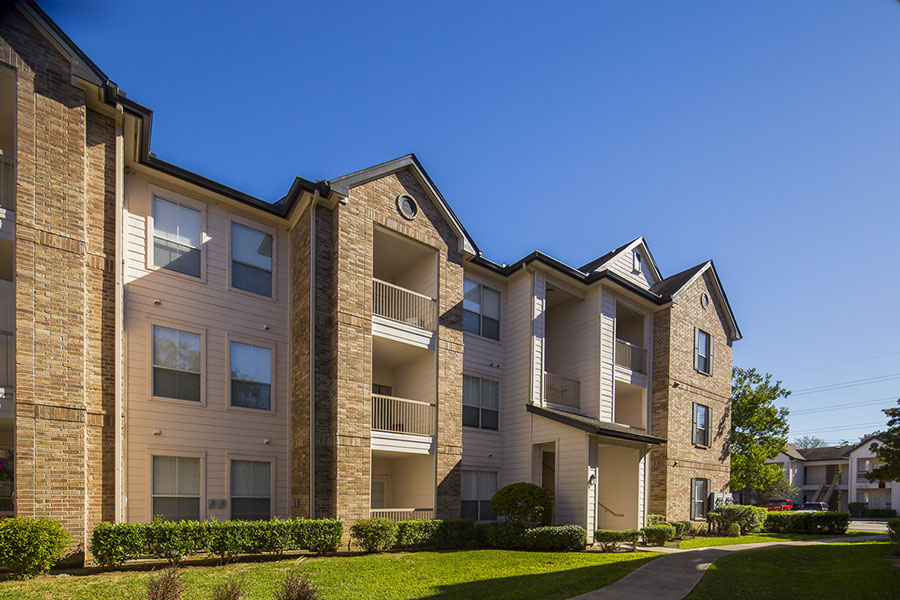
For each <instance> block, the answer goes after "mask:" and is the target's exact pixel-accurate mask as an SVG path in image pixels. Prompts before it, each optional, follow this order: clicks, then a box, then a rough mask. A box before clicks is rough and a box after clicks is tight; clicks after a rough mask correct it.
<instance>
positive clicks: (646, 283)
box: [606, 245, 658, 290]
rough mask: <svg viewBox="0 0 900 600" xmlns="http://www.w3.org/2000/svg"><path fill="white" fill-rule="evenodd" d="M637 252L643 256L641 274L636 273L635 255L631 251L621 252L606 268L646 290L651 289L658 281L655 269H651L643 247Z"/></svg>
mask: <svg viewBox="0 0 900 600" xmlns="http://www.w3.org/2000/svg"><path fill="white" fill-rule="evenodd" d="M635 250H636V251H637V252H639V253H640V254H641V259H642V268H641V272H640V273H635V272H634V255H633V253H632V251H631V250H623V251H622V252H620V253H619V255H618V256H616V257H615V258H613V259H612V260H611V261H610V262H608V263H607V264H606V268H607V269H609V270H610V271H612V272H613V273H615V274H617V275H621V276H622V277H624V278H625V279H626V280H628V281H630V282H631V283H633V284H635V285H637V286H640V287H642V288H644V289H645V290H646V289H650V287H651V286H653V284H655V283H656V282H657V281H658V280H657V279H656V277H654V275H653V269H652V268H651V267H650V258H649V256H648V255H647V252H646V251H645V250H644V248H643V246H640V245H638V246H637V248H635Z"/></svg>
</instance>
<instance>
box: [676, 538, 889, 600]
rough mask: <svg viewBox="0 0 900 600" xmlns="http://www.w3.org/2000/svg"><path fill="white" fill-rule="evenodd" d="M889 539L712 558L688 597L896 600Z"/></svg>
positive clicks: (709, 599) (702, 599)
mask: <svg viewBox="0 0 900 600" xmlns="http://www.w3.org/2000/svg"><path fill="white" fill-rule="evenodd" d="M894 548H896V546H895V545H892V544H890V543H889V542H857V543H855V544H828V545H815V546H798V547H793V548H770V549H764V550H751V551H748V552H740V553H736V554H732V555H729V556H725V557H723V558H720V559H719V560H717V561H716V562H714V563H713V564H712V565H711V566H710V567H709V570H708V571H707V572H706V575H704V576H703V579H701V580H700V584H699V585H698V586H697V587H696V588H695V589H694V591H693V593H691V595H690V596H688V599H690V600H718V599H722V600H734V598H736V597H741V598H753V599H754V600H768V599H772V600H776V599H777V600H780V599H782V598H790V599H791V600H807V599H808V600H822V598H829V599H831V598H836V599H840V598H847V599H852V598H865V600H882V599H883V600H896V599H897V598H898V596H900V569H898V568H896V567H894V566H892V565H890V564H889V563H888V561H887V560H885V555H888V554H890V553H892V552H893V551H894Z"/></svg>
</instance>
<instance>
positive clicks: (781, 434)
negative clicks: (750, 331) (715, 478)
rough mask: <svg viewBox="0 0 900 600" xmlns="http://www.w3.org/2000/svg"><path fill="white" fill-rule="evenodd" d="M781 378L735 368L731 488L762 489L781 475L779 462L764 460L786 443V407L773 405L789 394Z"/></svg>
mask: <svg viewBox="0 0 900 600" xmlns="http://www.w3.org/2000/svg"><path fill="white" fill-rule="evenodd" d="M790 394H791V392H790V390H786V389H785V388H783V387H781V382H780V381H776V382H775V383H772V376H771V375H770V374H769V373H766V374H765V376H763V375H761V374H760V373H758V372H757V371H756V369H741V368H737V367H736V368H735V369H734V371H733V373H732V388H731V437H730V440H729V451H730V454H731V489H733V490H743V489H747V488H750V489H753V490H764V489H765V488H766V487H770V486H774V485H775V484H776V483H777V482H778V480H779V479H781V478H783V477H784V472H783V471H782V469H781V467H779V466H778V465H772V464H766V461H767V460H771V459H773V458H775V457H776V456H778V454H779V453H780V452H781V451H782V450H784V445H785V444H787V439H788V438H787V435H788V422H787V418H788V410H787V409H786V408H779V407H777V406H775V401H776V400H777V399H779V398H787V397H788V396H790Z"/></svg>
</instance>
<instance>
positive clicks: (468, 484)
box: [460, 470, 497, 521]
mask: <svg viewBox="0 0 900 600" xmlns="http://www.w3.org/2000/svg"><path fill="white" fill-rule="evenodd" d="M496 492H497V473H496V472H495V471H465V470H464V471H463V472H462V500H461V502H460V516H461V517H462V518H463V519H475V520H476V521H493V520H495V519H496V518H497V517H495V516H494V513H492V512H491V498H493V497H494V494H495V493H496Z"/></svg>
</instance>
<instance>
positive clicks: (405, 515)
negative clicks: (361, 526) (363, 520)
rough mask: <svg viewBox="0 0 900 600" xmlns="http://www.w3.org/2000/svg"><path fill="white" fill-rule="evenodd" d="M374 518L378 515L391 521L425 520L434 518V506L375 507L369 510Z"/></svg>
mask: <svg viewBox="0 0 900 600" xmlns="http://www.w3.org/2000/svg"><path fill="white" fill-rule="evenodd" d="M369 516H370V517H372V518H375V517H378V518H381V519H388V520H390V521H424V520H428V519H433V518H434V509H433V508H373V509H372V510H370V511H369Z"/></svg>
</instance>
